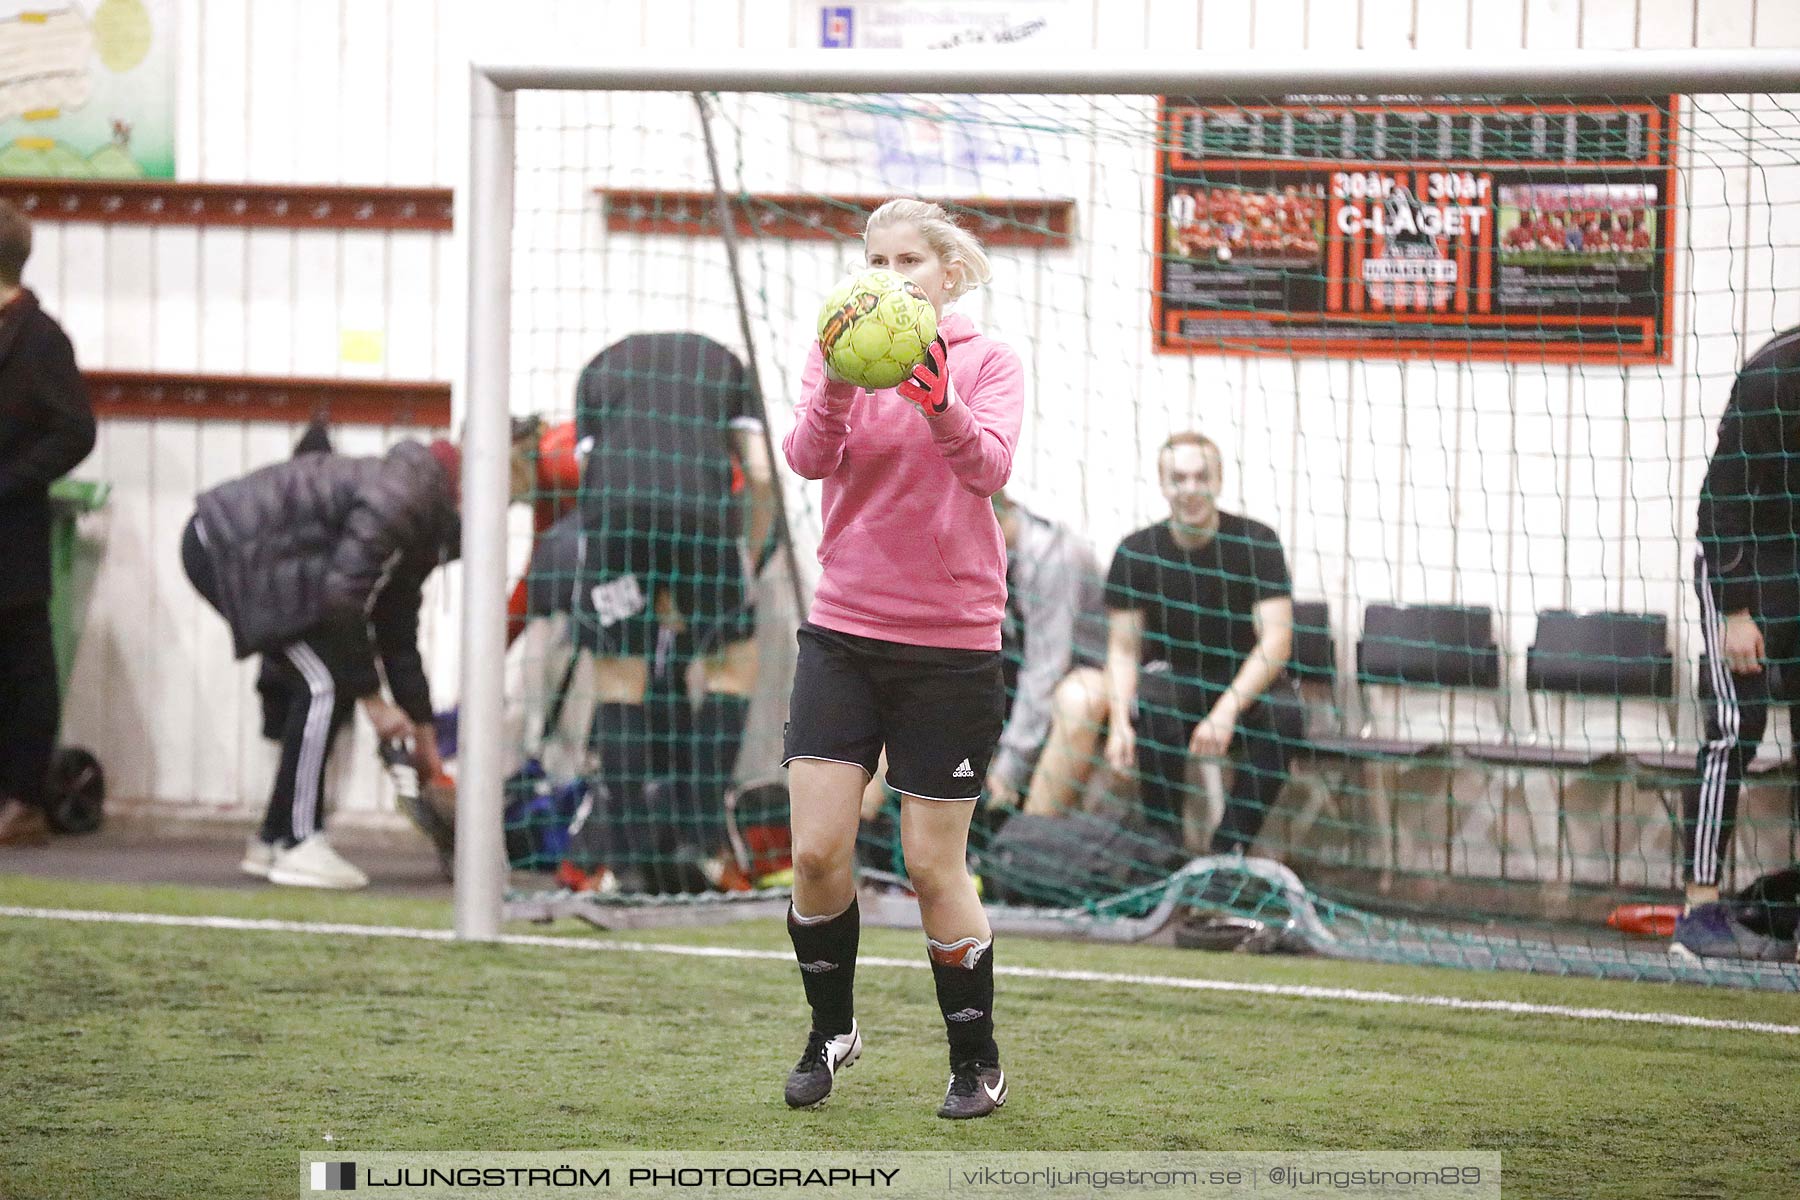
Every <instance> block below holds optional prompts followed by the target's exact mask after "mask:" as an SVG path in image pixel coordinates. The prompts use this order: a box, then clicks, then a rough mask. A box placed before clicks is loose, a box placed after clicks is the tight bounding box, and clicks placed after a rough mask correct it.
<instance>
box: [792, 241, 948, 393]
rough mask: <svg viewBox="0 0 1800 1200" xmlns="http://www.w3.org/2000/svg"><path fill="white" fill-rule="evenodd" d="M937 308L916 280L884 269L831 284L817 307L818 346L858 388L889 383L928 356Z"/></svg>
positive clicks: (828, 359)
mask: <svg viewBox="0 0 1800 1200" xmlns="http://www.w3.org/2000/svg"><path fill="white" fill-rule="evenodd" d="M936 336H937V310H936V309H934V308H932V307H931V301H930V300H928V299H926V298H925V291H924V289H923V288H921V287H920V286H919V285H918V284H916V283H914V282H913V281H912V280H910V279H908V278H907V277H906V276H904V275H902V274H900V273H899V272H898V271H887V270H883V269H881V268H876V269H874V270H869V271H864V272H862V274H860V275H855V276H852V277H851V278H849V279H846V280H845V281H844V282H843V283H840V284H839V285H838V286H837V287H835V288H833V289H832V292H831V294H830V295H829V296H827V297H825V306H824V307H823V308H821V309H820V310H819V347H820V349H822V350H823V351H824V352H825V361H826V362H827V363H829V364H830V365H831V369H832V370H833V371H835V372H837V374H838V375H839V376H840V377H841V378H843V379H847V380H849V381H850V382H851V383H854V384H856V385H857V386H858V387H865V388H869V389H870V390H876V389H880V388H891V387H893V386H894V385H895V384H897V383H899V382H900V381H901V380H902V379H905V378H906V377H907V376H908V375H910V374H912V369H913V368H914V367H916V366H918V365H919V364H920V363H922V362H924V361H925V347H927V346H929V345H931V339H932V338H935V337H936Z"/></svg>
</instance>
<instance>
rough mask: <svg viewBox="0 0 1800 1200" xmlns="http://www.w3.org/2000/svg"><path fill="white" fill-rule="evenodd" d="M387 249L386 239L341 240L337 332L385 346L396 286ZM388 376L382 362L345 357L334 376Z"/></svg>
mask: <svg viewBox="0 0 1800 1200" xmlns="http://www.w3.org/2000/svg"><path fill="white" fill-rule="evenodd" d="M388 245H389V243H388V239H386V238H377V237H368V236H366V235H364V234H357V233H344V234H340V235H339V236H338V267H339V271H340V272H341V273H340V275H339V277H338V297H337V308H338V311H337V317H338V328H339V330H340V331H341V332H343V333H346V334H352V335H359V336H360V335H373V336H374V337H376V338H378V339H380V344H381V345H383V346H385V344H386V340H387V336H388V328H387V321H388V315H389V304H390V301H391V297H390V295H389V288H390V287H391V286H392V283H393V280H392V278H391V276H390V275H389V270H388V268H389V253H388ZM383 357H385V355H384V356H383ZM386 373H387V372H386V367H385V365H384V363H383V362H381V361H379V360H378V361H375V362H362V361H353V360H352V359H350V358H347V357H345V356H342V355H340V356H339V362H338V369H337V370H336V371H335V372H333V374H337V375H343V376H348V377H351V378H381V377H382V376H384V375H385V374H386Z"/></svg>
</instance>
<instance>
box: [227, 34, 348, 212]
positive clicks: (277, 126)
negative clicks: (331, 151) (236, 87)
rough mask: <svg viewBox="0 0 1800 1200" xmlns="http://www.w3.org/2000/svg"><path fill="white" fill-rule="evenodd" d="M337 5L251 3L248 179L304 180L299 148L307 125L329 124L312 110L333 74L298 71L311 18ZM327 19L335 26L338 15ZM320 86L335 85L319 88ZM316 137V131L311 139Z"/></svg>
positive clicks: (247, 43)
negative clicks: (313, 75)
mask: <svg viewBox="0 0 1800 1200" xmlns="http://www.w3.org/2000/svg"><path fill="white" fill-rule="evenodd" d="M333 7H334V6H332V5H328V4H319V3H317V2H316V0H315V2H314V3H310V4H302V3H301V0H257V3H256V4H254V5H247V6H246V8H247V10H248V12H249V30H248V34H247V37H246V39H245V45H244V48H243V54H244V59H245V64H244V65H245V70H246V71H247V73H248V75H247V78H248V101H249V102H248V105H247V109H246V112H245V117H244V119H245V132H244V147H245V161H244V178H245V179H250V180H255V181H257V182H259V183H291V182H293V181H294V180H297V179H302V178H305V176H304V175H303V174H302V172H301V164H300V158H299V153H298V152H299V149H300V146H301V137H302V130H303V129H305V128H306V126H308V125H309V124H310V125H320V124H325V122H322V121H320V120H319V116H320V114H319V113H317V111H316V110H315V109H314V107H313V104H312V100H313V98H314V97H316V96H320V95H330V94H331V92H332V91H335V90H336V89H335V84H336V79H335V72H333V73H332V74H330V75H326V76H325V77H324V79H323V80H316V79H313V78H309V77H308V76H306V75H303V74H301V73H300V65H301V61H302V60H301V56H300V54H299V53H298V51H299V49H300V48H301V47H302V46H305V45H307V44H308V43H309V42H312V43H313V44H316V40H315V39H314V38H313V37H310V36H306V34H305V30H306V26H307V25H308V24H309V23H310V22H311V19H312V15H313V14H315V13H320V14H321V15H323V14H322V12H321V10H327V9H331V8H333ZM327 20H328V21H329V22H330V23H333V24H335V21H336V14H335V13H333V14H331V15H330V16H329V17H328V18H327ZM321 82H329V83H330V84H331V85H333V86H332V87H331V88H330V90H326V89H324V88H321V87H320V86H319V85H320V83H321ZM312 136H313V137H316V136H317V135H316V133H315V134H313V135H312Z"/></svg>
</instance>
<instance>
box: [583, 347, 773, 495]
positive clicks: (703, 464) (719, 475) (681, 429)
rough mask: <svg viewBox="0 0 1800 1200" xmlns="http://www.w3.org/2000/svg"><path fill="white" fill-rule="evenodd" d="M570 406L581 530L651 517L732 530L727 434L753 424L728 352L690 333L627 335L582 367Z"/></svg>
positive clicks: (747, 390)
mask: <svg viewBox="0 0 1800 1200" xmlns="http://www.w3.org/2000/svg"><path fill="white" fill-rule="evenodd" d="M575 404H576V407H575V436H576V438H577V440H578V441H583V442H587V443H588V445H589V446H590V447H591V448H590V449H589V451H588V456H587V461H586V463H585V465H584V466H583V468H582V508H583V510H584V513H585V519H584V521H583V524H584V525H586V526H588V527H589V528H596V527H609V526H610V527H618V526H620V525H623V524H627V523H641V522H642V520H643V519H644V518H645V516H646V515H653V516H654V517H656V518H665V517H671V516H672V517H674V518H675V519H676V520H675V522H674V523H675V524H677V525H679V526H681V527H686V528H700V529H706V530H727V529H734V528H735V511H736V503H735V499H736V493H737V491H738V490H739V484H738V480H739V475H738V473H737V471H736V468H735V459H736V456H735V455H734V454H733V452H732V445H731V429H732V428H733V427H734V426H738V427H743V426H746V425H748V426H750V427H755V426H757V425H760V423H761V421H762V408H761V406H760V405H759V404H758V402H757V398H756V395H755V393H754V392H753V391H752V390H751V387H750V376H749V372H748V371H746V370H745V369H744V364H743V362H742V361H741V360H740V359H739V358H738V356H737V355H735V354H733V353H732V352H731V351H730V350H728V349H726V348H725V347H724V346H721V345H720V344H719V343H717V342H715V341H713V340H712V339H711V338H707V337H702V336H701V335H699V334H697V333H640V334H633V335H632V336H630V337H627V338H624V339H623V340H621V341H618V342H615V343H613V344H612V345H611V346H608V347H607V348H606V349H605V350H602V351H601V352H600V353H599V354H598V355H597V356H595V358H594V360H593V361H592V362H590V363H589V364H588V365H587V367H586V368H585V369H584V370H583V371H582V373H581V380H580V382H579V383H578V384H577V385H576V389H575ZM668 523H669V522H667V521H664V520H654V521H652V524H656V525H657V526H658V527H661V526H662V525H664V524H668Z"/></svg>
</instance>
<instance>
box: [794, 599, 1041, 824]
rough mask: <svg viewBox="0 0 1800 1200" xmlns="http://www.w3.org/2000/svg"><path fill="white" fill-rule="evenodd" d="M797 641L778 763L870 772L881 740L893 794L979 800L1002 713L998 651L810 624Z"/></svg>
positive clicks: (1004, 709) (1002, 718)
mask: <svg viewBox="0 0 1800 1200" xmlns="http://www.w3.org/2000/svg"><path fill="white" fill-rule="evenodd" d="M798 639H799V643H800V658H799V661H798V663H796V664H795V667H794V693H793V696H792V698H791V699H790V700H789V702H788V724H787V731H786V735H785V739H784V740H785V742H786V745H785V748H784V754H783V760H782V765H783V766H786V765H787V764H788V763H791V762H793V761H794V760H795V759H796V758H819V759H825V760H827V761H829V762H841V763H853V764H855V765H856V766H859V767H861V768H862V769H863V770H865V771H867V772H868V773H869V774H870V775H871V776H872V775H874V774H875V768H876V766H877V765H878V763H879V762H880V758H881V751H882V748H883V747H884V746H885V747H886V748H887V756H888V773H887V780H888V786H890V787H892V788H893V789H894V790H895V791H897V792H904V793H905V794H906V795H909V796H919V797H921V798H923V799H926V800H974V799H977V798H978V797H980V795H981V788H982V782H983V781H984V780H985V779H986V778H987V769H988V760H989V759H991V758H992V757H993V756H994V747H995V746H996V745H997V744H998V743H999V741H1000V727H1001V725H1002V724H1003V723H1004V722H1005V720H1006V691H1005V689H1004V687H1003V686H1002V684H1001V679H1000V652H999V651H997V650H948V649H944V648H942V647H939V646H910V645H907V644H906V643H904V642H885V641H880V640H878V639H875V638H866V637H858V636H856V635H855V634H851V633H839V632H838V631H837V630H835V629H821V628H820V627H819V626H817V625H814V624H812V623H811V622H808V623H806V624H804V625H802V626H800V631H799V634H798Z"/></svg>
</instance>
